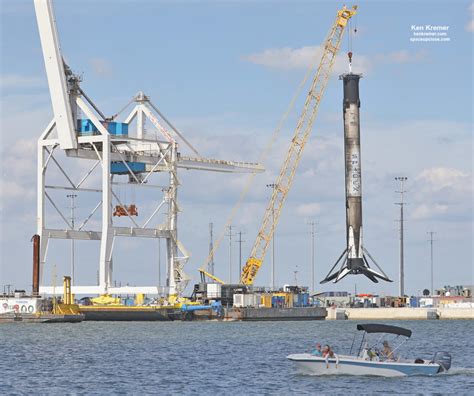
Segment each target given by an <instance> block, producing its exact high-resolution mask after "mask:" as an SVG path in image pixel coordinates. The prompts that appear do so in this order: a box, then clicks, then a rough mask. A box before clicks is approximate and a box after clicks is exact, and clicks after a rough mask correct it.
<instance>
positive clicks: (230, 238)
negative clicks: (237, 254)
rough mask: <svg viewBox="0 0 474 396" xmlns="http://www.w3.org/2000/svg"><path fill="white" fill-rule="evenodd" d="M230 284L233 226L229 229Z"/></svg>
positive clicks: (230, 281)
mask: <svg viewBox="0 0 474 396" xmlns="http://www.w3.org/2000/svg"><path fill="white" fill-rule="evenodd" d="M228 228H229V283H231V284H232V225H230V226H229V227H228Z"/></svg>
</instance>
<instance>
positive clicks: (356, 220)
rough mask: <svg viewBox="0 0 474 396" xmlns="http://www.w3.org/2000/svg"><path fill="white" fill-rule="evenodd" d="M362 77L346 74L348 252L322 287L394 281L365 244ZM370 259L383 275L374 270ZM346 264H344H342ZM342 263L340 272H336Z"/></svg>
mask: <svg viewBox="0 0 474 396" xmlns="http://www.w3.org/2000/svg"><path fill="white" fill-rule="evenodd" d="M361 77H362V75H360V74H353V73H348V74H343V75H342V76H340V77H339V79H340V80H342V81H343V86H344V100H343V114H344V157H345V164H344V165H345V175H346V178H345V182H346V249H345V250H344V251H343V252H342V254H341V256H340V257H339V259H338V260H337V261H336V263H335V264H334V266H333V267H332V268H331V270H330V271H329V273H328V275H327V276H326V278H325V279H324V280H323V281H322V282H321V283H326V282H329V281H331V280H333V281H334V283H336V282H338V281H340V280H341V279H342V278H344V277H345V276H346V275H349V274H352V275H357V274H364V275H365V276H367V277H368V278H369V279H370V280H371V281H372V282H375V283H377V282H378V279H377V278H379V279H383V280H385V281H387V282H391V280H390V279H389V278H388V277H387V275H385V273H384V272H383V270H382V269H381V268H380V267H379V266H378V264H377V263H376V262H375V260H374V259H373V257H372V256H371V255H370V254H369V252H368V251H367V250H366V249H365V248H364V246H363V243H362V169H361V164H362V162H361V156H360V122H359V109H360V99H359V80H360V78H361ZM366 255H367V256H368V257H369V259H370V260H371V261H372V262H373V263H374V264H375V265H376V266H377V268H378V269H379V270H380V272H377V271H375V270H373V269H372V268H370V265H369V261H368V260H367V257H366ZM341 260H342V262H341ZM340 262H341V266H340V268H339V269H338V270H336V271H334V272H333V270H334V269H335V268H336V266H337V265H338V264H339V263H340Z"/></svg>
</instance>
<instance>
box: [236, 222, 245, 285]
mask: <svg viewBox="0 0 474 396" xmlns="http://www.w3.org/2000/svg"><path fill="white" fill-rule="evenodd" d="M238 235H239V239H238V240H237V243H238V244H239V279H240V275H242V242H245V241H243V240H242V231H239V232H238Z"/></svg>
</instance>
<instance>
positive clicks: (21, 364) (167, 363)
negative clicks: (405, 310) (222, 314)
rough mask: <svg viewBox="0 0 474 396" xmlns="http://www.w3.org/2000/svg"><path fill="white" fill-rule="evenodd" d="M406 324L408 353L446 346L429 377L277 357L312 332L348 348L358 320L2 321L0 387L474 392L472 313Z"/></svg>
mask: <svg viewBox="0 0 474 396" xmlns="http://www.w3.org/2000/svg"><path fill="white" fill-rule="evenodd" d="M385 323H388V324H394V325H399V326H403V327H407V328H410V329H412V330H413V336H412V338H411V339H410V340H409V341H408V343H406V344H405V345H404V347H403V348H402V350H401V351H402V353H403V355H404V356H406V357H413V358H414V357H421V358H431V357H432V355H433V353H434V352H435V351H437V350H445V351H450V352H451V353H452V355H453V366H452V368H451V371H450V373H449V374H446V375H444V374H443V375H439V376H435V377H423V376H418V377H402V378H379V377H350V376H344V377H342V376H332V377H317V376H308V375H302V374H300V373H298V371H297V370H296V368H295V367H294V366H293V364H292V363H291V362H290V361H287V360H286V359H285V356H286V355H288V354H290V353H298V352H303V351H305V350H308V349H309V348H310V347H311V345H312V344H313V343H314V342H315V341H319V342H322V343H326V342H327V343H329V344H331V345H332V346H333V347H334V349H335V350H336V352H339V353H346V352H348V350H349V348H350V346H351V343H352V336H353V334H354V330H355V325H356V322H353V321H315V322H269V323H263V322H254V323H249V322H247V323H245V322H232V323H231V322H155V323H138V322H136V323H120V322H115V323H114V322H109V323H107V322H103V323H101V322H84V323H81V324H42V325H38V324H7V325H5V324H4V325H0V348H1V349H0V351H1V355H0V356H1V360H0V394H26V393H30V394H63V393H68V394H70V393H74V394H105V393H107V394H143V393H154V394H201V395H202V394H213V395H221V394H240V395H247V394H293V393H300V394H315V393H353V394H355V393H357V394H360V393H364V394H367V393H376V392H383V393H397V394H400V393H409V394H413V393H450V394H452V393H458V394H467V393H474V342H473V335H474V321H441V320H439V321H404V322H393V321H392V322H385Z"/></svg>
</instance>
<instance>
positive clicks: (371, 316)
mask: <svg viewBox="0 0 474 396" xmlns="http://www.w3.org/2000/svg"><path fill="white" fill-rule="evenodd" d="M327 311H328V315H327V317H326V319H327V320H336V319H337V320H344V319H349V320H427V319H474V308H328V309H327Z"/></svg>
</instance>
